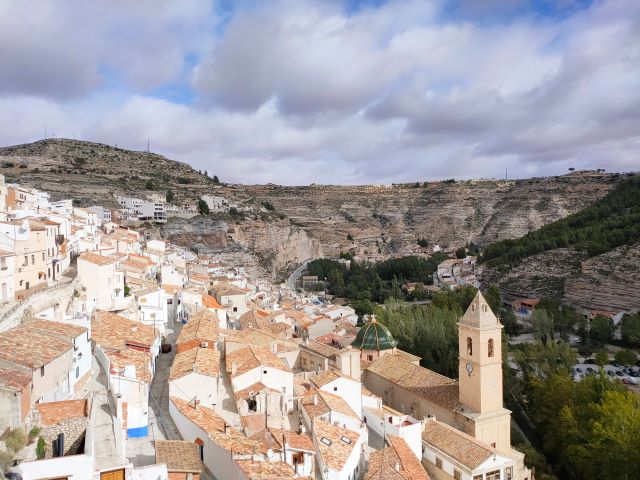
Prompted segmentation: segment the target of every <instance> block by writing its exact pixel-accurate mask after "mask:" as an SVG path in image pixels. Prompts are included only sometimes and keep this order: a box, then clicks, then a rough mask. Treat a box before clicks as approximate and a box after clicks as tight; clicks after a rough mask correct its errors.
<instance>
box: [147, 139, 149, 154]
mask: <svg viewBox="0 0 640 480" xmlns="http://www.w3.org/2000/svg"><path fill="white" fill-rule="evenodd" d="M147 153H149V137H147Z"/></svg>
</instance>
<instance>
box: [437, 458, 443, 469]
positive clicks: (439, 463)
mask: <svg viewBox="0 0 640 480" xmlns="http://www.w3.org/2000/svg"><path fill="white" fill-rule="evenodd" d="M436 467H438V468H442V459H441V458H438V457H436Z"/></svg>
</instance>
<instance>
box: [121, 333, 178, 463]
mask: <svg viewBox="0 0 640 480" xmlns="http://www.w3.org/2000/svg"><path fill="white" fill-rule="evenodd" d="M180 327H181V324H177V327H176V326H173V325H172V326H169V327H168V328H167V334H166V340H165V341H166V342H168V343H171V344H174V343H175V338H176V336H177V334H178V333H179V331H180ZM174 358H175V349H172V350H171V352H169V353H161V354H160V356H159V357H158V360H157V361H156V371H155V373H154V375H153V380H152V381H151V388H150V395H149V434H148V435H147V436H146V437H142V438H129V439H128V440H127V458H128V459H129V461H130V462H131V463H133V465H134V466H135V467H141V466H145V465H151V464H153V463H155V447H154V443H153V442H154V441H156V440H180V439H181V438H182V437H181V436H180V434H179V433H178V429H177V428H176V426H175V424H174V422H173V420H172V419H171V416H170V415H169V384H168V379H169V372H170V371H171V365H173V359H174Z"/></svg>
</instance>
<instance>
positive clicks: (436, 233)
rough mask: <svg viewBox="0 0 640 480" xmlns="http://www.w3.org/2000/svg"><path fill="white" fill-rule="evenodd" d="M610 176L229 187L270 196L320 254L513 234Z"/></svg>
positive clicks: (581, 203)
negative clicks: (390, 183)
mask: <svg viewBox="0 0 640 480" xmlns="http://www.w3.org/2000/svg"><path fill="white" fill-rule="evenodd" d="M617 182H618V178H617V177H616V176H614V175H608V174H596V173H581V174H572V175H566V176H563V177H549V178H541V179H531V180H520V181H492V180H481V181H468V182H458V183H442V182H437V183H429V184H427V185H424V184H420V186H415V185H393V186H382V187H366V186H309V187H282V186H277V185H260V186H243V187H242V188H233V187H231V188H230V189H229V190H228V194H229V195H231V196H234V197H236V198H238V199H239V200H242V199H243V198H244V199H246V198H253V199H255V200H256V201H259V202H264V201H267V202H269V203H271V204H272V205H273V206H274V207H275V210H276V211H277V212H279V213H282V214H284V215H286V216H287V217H288V219H289V220H290V222H291V223H292V224H294V225H296V226H299V227H300V228H301V229H303V230H305V231H306V232H307V235H308V236H309V237H310V238H312V239H315V240H317V241H318V242H319V243H320V245H321V246H322V248H323V250H324V252H325V253H326V254H327V255H335V254H337V253H339V252H340V251H344V250H347V249H349V248H352V247H354V245H355V246H357V247H364V248H369V249H370V250H372V251H373V250H374V249H377V250H378V251H380V252H381V253H383V254H385V253H389V254H391V253H402V252H405V251H406V250H407V248H409V249H410V248H413V247H415V245H416V241H417V239H419V238H425V239H427V240H428V241H429V243H431V244H440V245H445V246H453V247H455V246H460V245H464V244H466V243H467V242H469V241H473V242H474V243H476V244H481V245H482V244H487V243H491V242H493V241H495V240H499V239H505V238H517V237H520V236H522V235H524V234H526V233H527V232H529V231H531V230H533V229H536V228H539V227H540V226H542V225H545V224H547V223H550V222H552V221H555V220H558V219H560V218H563V217H565V216H567V215H569V214H570V213H574V212H577V211H578V210H580V209H582V208H584V207H586V206H587V205H589V204H591V203H593V202H594V201H595V200H597V199H599V198H601V197H602V196H604V195H606V193H607V192H609V190H611V188H613V186H614V185H615V184H616V183H617ZM348 235H351V236H353V237H354V242H351V241H350V240H348V239H347V236H348Z"/></svg>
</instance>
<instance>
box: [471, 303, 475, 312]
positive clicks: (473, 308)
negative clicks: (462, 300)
mask: <svg viewBox="0 0 640 480" xmlns="http://www.w3.org/2000/svg"><path fill="white" fill-rule="evenodd" d="M471 311H472V312H475V311H476V304H475V303H472V304H471Z"/></svg>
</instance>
